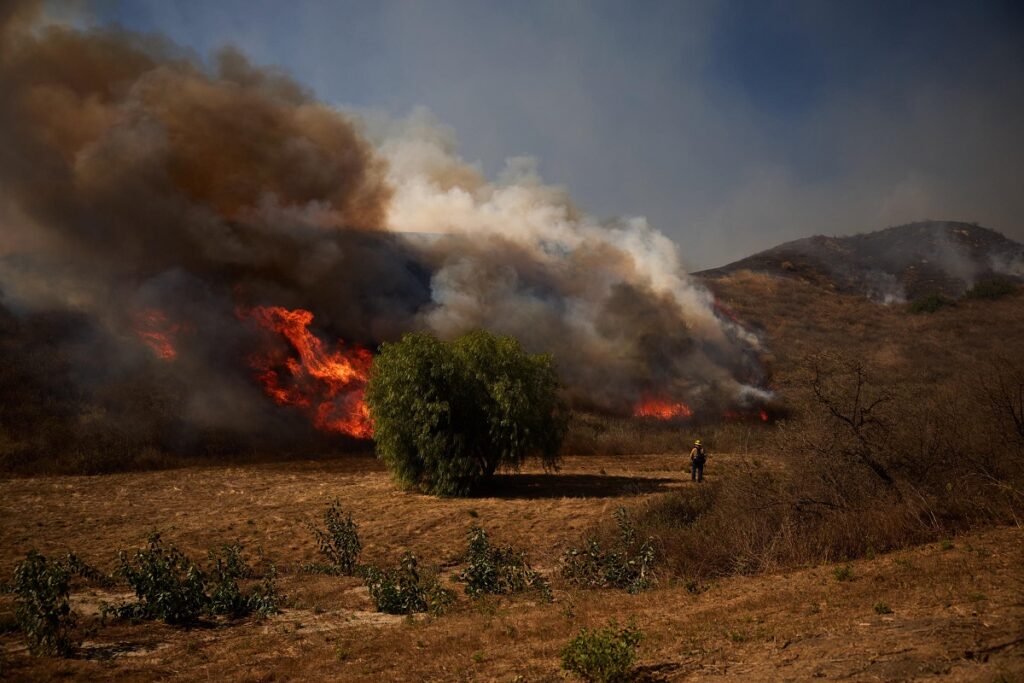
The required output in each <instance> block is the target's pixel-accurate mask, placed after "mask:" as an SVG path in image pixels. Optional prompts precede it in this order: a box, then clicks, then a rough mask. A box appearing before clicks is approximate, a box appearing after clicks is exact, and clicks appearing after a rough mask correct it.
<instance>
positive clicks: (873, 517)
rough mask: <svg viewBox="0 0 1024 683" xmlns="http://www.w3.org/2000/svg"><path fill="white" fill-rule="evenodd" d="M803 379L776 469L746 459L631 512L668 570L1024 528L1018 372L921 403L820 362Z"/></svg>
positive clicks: (865, 373)
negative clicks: (731, 470)
mask: <svg viewBox="0 0 1024 683" xmlns="http://www.w3.org/2000/svg"><path fill="white" fill-rule="evenodd" d="M803 382H804V387H803V389H804V391H803V392H802V394H801V396H802V397H803V399H802V400H803V401H804V403H803V404H801V405H799V406H797V407H796V408H797V413H796V414H797V415H798V417H797V418H795V419H792V420H790V421H787V422H785V423H782V424H780V425H779V426H778V428H777V429H776V430H775V432H774V433H775V438H776V445H775V448H774V451H775V452H776V453H777V454H779V456H780V457H779V459H778V461H776V462H769V461H765V460H762V459H759V458H748V459H747V460H746V461H745V462H743V463H741V464H740V465H739V466H738V467H737V470H736V472H735V474H734V475H733V476H731V477H729V478H726V479H725V480H723V481H719V482H715V483H713V484H712V485H709V486H704V487H700V488H697V489H695V490H694V489H690V490H687V491H685V492H681V493H678V494H673V495H670V496H666V497H662V498H659V499H655V500H653V501H650V502H648V503H646V504H644V505H642V506H641V507H640V509H638V510H637V512H636V526H637V533H639V534H643V535H644V536H647V535H650V536H653V537H654V538H655V539H657V542H658V546H659V552H658V555H659V557H661V558H663V567H664V570H665V571H666V572H667V573H668V574H670V575H673V576H676V577H683V578H686V579H690V580H700V579H706V578H709V577H714V576H722V575H727V574H733V573H754V572H761V571H771V570H775V569H778V568H781V567H786V566H794V565H802V564H808V563H817V562H822V561H836V560H846V559H852V558H856V557H861V556H864V555H866V554H869V553H871V552H875V551H885V550H890V549H894V548H899V547H904V546H907V545H911V544H915V543H921V542H926V541H932V540H936V539H939V538H945V537H948V536H950V535H952V534H955V533H957V532H959V531H963V530H966V529H970V528H975V527H979V526H985V525H991V524H1000V523H1019V520H1020V514H1021V511H1022V510H1024V497H1022V491H1024V466H1022V465H1024V458H1022V453H1024V436H1022V433H1021V431H1020V430H1019V428H1020V427H1022V426H1024V368H1022V367H1019V366H1014V365H1013V364H1012V363H1009V364H1006V363H1005V362H1004V364H1003V365H1002V366H999V367H993V368H991V369H989V371H988V372H979V373H978V374H976V375H975V376H974V377H972V378H971V379H970V381H968V380H965V381H964V382H962V383H959V384H956V385H953V386H947V387H940V388H939V389H937V390H933V391H932V392H931V393H928V394H926V393H922V392H920V390H919V388H917V387H907V386H905V385H902V384H898V383H893V382H889V381H887V380H886V379H885V378H884V376H881V375H879V374H878V373H877V372H875V371H874V370H872V369H871V368H870V367H868V366H866V365H865V364H864V363H862V362H860V361H856V360H854V361H851V360H848V359H845V358H842V357H836V356H827V355H819V356H814V357H811V358H809V359H808V361H807V363H806V364H805V366H804V368H803ZM769 465H771V466H769Z"/></svg>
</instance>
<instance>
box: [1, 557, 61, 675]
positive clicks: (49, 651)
mask: <svg viewBox="0 0 1024 683" xmlns="http://www.w3.org/2000/svg"><path fill="white" fill-rule="evenodd" d="M70 578H71V576H70V572H69V571H68V568H67V566H66V565H65V564H64V563H61V562H57V561H52V560H47V559H46V558H45V557H43V556H42V555H40V554H39V553H37V552H36V551H34V550H32V551H30V552H29V553H28V555H26V556H25V559H24V560H22V561H21V562H19V563H18V565H17V567H15V569H14V576H13V578H12V579H11V582H10V584H9V586H8V588H9V590H10V591H11V592H12V593H14V595H15V596H16V600H17V621H18V627H19V628H20V629H21V632H22V633H23V634H25V639H26V640H27V641H28V649H29V651H30V652H31V653H32V654H37V655H59V656H61V657H69V656H71V655H72V654H74V652H75V650H76V649H77V646H78V643H77V642H76V640H75V639H74V637H73V632H74V628H75V623H76V621H77V616H76V614H75V613H74V612H73V611H72V610H71V604H70V602H69V601H68V595H69V584H70Z"/></svg>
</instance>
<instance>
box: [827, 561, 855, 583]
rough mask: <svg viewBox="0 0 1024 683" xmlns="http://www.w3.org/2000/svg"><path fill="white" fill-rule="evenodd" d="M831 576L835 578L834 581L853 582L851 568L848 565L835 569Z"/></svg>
mask: <svg viewBox="0 0 1024 683" xmlns="http://www.w3.org/2000/svg"><path fill="white" fill-rule="evenodd" d="M832 575H833V576H835V577H836V581H853V567H851V566H850V565H848V564H845V565H843V566H842V567H836V568H835V569H833V570H832Z"/></svg>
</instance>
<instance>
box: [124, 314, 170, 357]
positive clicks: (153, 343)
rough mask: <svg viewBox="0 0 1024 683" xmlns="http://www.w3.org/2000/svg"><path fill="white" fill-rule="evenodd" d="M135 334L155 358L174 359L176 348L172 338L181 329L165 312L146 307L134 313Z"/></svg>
mask: <svg viewBox="0 0 1024 683" xmlns="http://www.w3.org/2000/svg"><path fill="white" fill-rule="evenodd" d="M134 327H135V334H136V335H138V337H139V339H141V340H142V341H143V343H145V344H146V346H148V347H149V348H150V349H151V350H152V351H153V353H154V354H155V355H156V357H157V358H160V359H162V360H174V359H175V358H177V357H178V350H177V349H176V348H175V347H174V341H173V338H174V337H175V336H176V335H177V334H178V333H179V332H181V331H182V326H181V325H180V324H178V323H174V322H171V320H170V319H169V318H168V317H167V314H166V313H164V312H163V311H161V310H160V309H157V308H147V309H145V310H143V311H140V312H139V313H137V314H136V315H135V325H134Z"/></svg>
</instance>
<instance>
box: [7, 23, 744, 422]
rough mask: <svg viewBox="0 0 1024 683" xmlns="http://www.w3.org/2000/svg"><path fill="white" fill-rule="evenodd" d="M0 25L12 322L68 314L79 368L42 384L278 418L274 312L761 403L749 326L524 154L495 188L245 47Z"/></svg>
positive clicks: (63, 351) (430, 145)
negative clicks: (260, 326) (552, 183)
mask: <svg viewBox="0 0 1024 683" xmlns="http://www.w3.org/2000/svg"><path fill="white" fill-rule="evenodd" d="M0 22H2V23H0V92H2V93H3V95H4V96H3V97H2V98H0V221H3V222H4V230H3V233H2V236H0V297H2V299H0V302H2V306H0V322H2V321H3V320H6V319H7V317H10V318H11V319H12V320H13V319H16V318H17V319H20V320H22V321H26V320H31V319H33V318H32V316H37V317H38V316H41V315H43V314H44V313H46V312H52V313H54V314H56V315H58V317H59V321H60V324H59V325H57V329H59V330H60V333H59V334H54V335H50V341H49V342H48V343H49V344H50V347H51V348H52V349H56V351H54V353H56V354H57V355H59V357H60V358H61V359H62V363H63V364H56V365H55V367H56V366H57V365H60V368H62V369H61V370H60V373H62V374H60V375H59V376H57V375H54V376H53V377H49V378H44V379H45V381H43V380H40V381H43V383H44V384H47V383H48V386H50V385H52V386H54V387H57V386H68V385H74V386H75V387H79V388H81V391H82V392H83V394H82V396H83V398H82V401H83V402H84V403H85V404H89V402H90V401H93V402H94V403H97V404H100V405H103V406H106V408H105V410H106V411H107V412H106V414H108V415H109V416H110V419H119V420H120V421H121V423H122V424H123V423H126V422H128V421H129V420H128V418H127V417H126V416H128V415H136V414H139V417H138V419H137V422H139V423H140V424H141V423H143V422H145V423H146V424H147V425H150V426H148V427H146V428H145V429H142V428H140V430H141V432H146V430H156V431H158V432H160V433H161V434H164V435H173V438H174V439H177V438H178V437H179V435H180V434H182V433H186V432H188V431H189V430H193V429H200V430H202V429H210V428H217V429H231V430H235V431H239V432H244V433H246V434H255V433H260V432H261V431H262V432H266V431H274V430H282V426H281V420H282V419H283V418H281V417H280V414H281V411H280V410H277V409H276V407H275V406H274V405H273V404H272V403H271V402H270V401H268V400H267V399H266V397H265V396H263V394H262V393H261V391H260V389H259V387H258V385H257V384H256V383H255V382H254V379H253V376H252V370H251V367H250V366H249V364H247V362H246V359H247V358H248V357H250V356H251V354H252V353H253V351H254V348H255V347H258V346H259V345H260V344H263V343H264V342H265V340H264V339H262V338H261V337H260V332H259V330H255V329H253V327H252V326H251V325H246V324H245V323H244V321H243V320H241V319H240V316H239V314H238V312H239V311H240V310H251V309H252V307H255V306H278V307H284V308H287V309H297V308H302V309H306V310H309V311H311V312H312V313H313V314H314V316H315V318H314V320H315V322H314V325H315V328H316V329H315V332H316V333H317V334H319V335H321V336H322V337H324V338H325V339H330V340H331V341H334V340H335V339H337V338H339V337H340V338H344V339H345V341H346V342H348V343H351V344H356V345H363V346H367V347H371V348H372V347H374V346H375V345H376V344H377V343H379V342H381V341H386V340H393V339H396V338H398V337H399V336H400V335H401V334H402V333H403V332H406V331H410V330H416V329H426V330H430V331H432V332H434V333H436V334H438V335H440V336H442V337H446V338H450V337H453V336H456V335H459V334H462V333H464V332H466V331H468V330H470V329H474V328H478V327H482V328H486V329H490V330H492V331H495V332H498V333H505V334H512V335H514V336H516V337H518V338H520V339H521V340H522V341H523V343H524V344H525V345H526V347H527V348H528V349H530V350H531V351H537V352H541V351H550V352H553V353H554V355H555V358H556V362H557V363H558V365H559V368H560V370H561V372H562V375H563V378H564V380H565V382H566V384H567V388H568V391H569V394H570V396H571V398H572V400H573V402H574V403H575V404H576V405H577V406H585V407H591V408H598V409H602V410H609V411H615V412H620V413H626V412H630V411H631V410H632V408H633V407H634V406H635V405H636V403H637V402H638V401H639V400H641V399H642V398H644V397H645V396H648V395H657V396H659V397H664V398H665V399H666V400H668V399H671V400H686V401H687V402H697V403H699V405H698V406H697V407H696V411H697V412H700V411H701V410H703V411H705V412H708V413H715V412H719V414H720V411H721V410H722V408H723V406H736V405H746V404H747V403H749V402H750V401H751V400H752V399H751V397H752V396H753V397H755V398H756V395H757V392H756V390H755V389H754V386H752V385H757V384H758V383H759V382H760V381H761V377H760V370H759V367H758V365H757V362H756V349H757V342H756V339H754V338H753V336H752V335H750V334H749V332H747V331H746V330H744V329H743V328H742V327H740V326H739V325H737V324H735V323H732V322H730V321H727V320H722V319H720V318H719V317H718V316H717V314H716V313H715V312H714V311H713V307H712V305H711V297H710V295H709V294H708V293H707V292H706V291H704V290H703V289H701V288H699V287H697V286H695V285H694V284H693V283H692V282H690V281H689V280H688V278H686V276H685V274H684V273H682V272H681V270H680V268H679V266H678V258H677V255H676V253H675V247H674V245H672V244H671V242H669V241H668V240H667V239H666V238H665V237H664V236H663V235H660V234H659V233H657V232H656V231H653V230H651V229H650V228H649V227H647V226H646V224H645V223H643V222H642V221H636V220H634V221H620V222H616V223H613V224H602V223H599V222H597V221H594V220H593V219H592V218H590V217H588V216H586V214H584V213H582V212H580V211H579V210H578V209H576V208H575V207H574V206H573V205H572V204H571V202H569V200H568V198H567V197H566V196H565V193H564V192H562V191H560V190H558V189H557V188H551V187H548V186H545V185H543V184H542V183H541V182H540V181H539V179H537V178H534V177H532V176H530V174H529V173H528V172H525V171H524V169H525V168H526V167H525V166H524V165H523V164H522V163H520V162H516V163H513V164H512V165H511V166H512V168H511V170H510V172H509V174H508V177H507V178H506V179H505V180H503V181H502V182H500V183H496V184H492V183H490V182H488V181H487V180H486V179H485V178H484V177H483V176H482V175H481V174H480V173H479V172H478V171H477V170H476V169H474V168H472V167H471V166H470V165H467V164H465V163H464V162H462V161H461V160H460V159H458V158H457V156H455V155H454V153H453V151H452V150H451V149H450V148H449V147H446V144H447V143H444V142H443V140H442V138H443V137H444V136H443V135H441V134H440V133H438V130H437V129H436V128H435V127H432V126H429V125H427V126H420V127H418V128H416V130H413V131H410V130H406V131H404V133H403V134H401V135H383V136H382V137H381V136H378V139H375V140H374V142H372V143H371V142H370V141H369V139H368V138H367V136H366V135H364V133H363V132H362V131H363V130H364V128H366V129H369V128H372V127H373V125H374V122H373V121H368V120H366V121H359V122H357V121H355V120H354V119H353V118H351V117H350V116H348V115H346V114H344V113H342V112H339V111H337V110H335V109H332V108H330V107H328V106H326V105H324V104H322V103H319V102H317V101H316V100H315V99H314V98H313V97H312V96H311V95H310V94H309V93H308V92H307V91H306V90H305V89H304V88H302V87H301V86H300V85H298V84H297V83H295V82H294V81H293V80H291V79H290V78H289V77H287V76H286V75H284V74H282V73H279V72H278V71H275V70H273V69H265V68H255V67H253V66H252V65H251V64H249V63H248V62H247V61H246V59H245V58H244V57H243V56H242V55H241V54H239V53H238V52H237V51H234V50H230V49H228V50H224V51H222V52H221V53H220V54H219V56H218V57H217V58H216V60H215V63H214V65H213V66H212V67H211V68H207V67H205V66H203V65H201V64H199V63H198V62H197V61H196V60H195V59H194V58H193V57H192V56H190V55H189V54H187V53H186V52H184V51H182V50H181V49H179V48H177V47H176V46H174V45H172V44H170V43H168V42H167V41H165V40H163V39H161V38H158V37H152V36H140V35H136V34H131V33H127V32H123V31H117V30H105V29H104V30H84V31H83V30H76V29H73V28H70V27H67V26H62V25H54V24H47V23H45V22H44V21H42V20H41V17H40V15H39V12H38V7H37V6H35V5H31V4H24V3H22V4H13V5H12V4H7V5H5V6H4V9H3V11H2V14H0ZM439 141H441V142H439ZM5 316H7V317H5ZM243 317H244V316H243ZM19 324H20V323H19ZM12 326H13V327H12V329H14V328H15V327H17V325H15V324H14V323H12ZM26 329H27V328H26ZM44 337H46V335H36V336H33V337H32V339H33V340H34V341H33V342H32V344H41V343H43V342H42V341H40V340H41V339H42V338H44ZM14 346H17V345H14ZM286 351H287V349H283V350H282V352H286ZM26 353H28V352H27V351H26ZM25 358H29V355H26V356H25ZM23 360H24V359H23ZM63 361H66V363H65V362H63ZM12 362H13V361H12ZM19 362H20V361H19ZM24 362H25V363H28V362H29V361H27V360H25V361H24ZM44 365H45V364H44ZM55 372H56V371H55ZM0 391H3V387H2V386H0ZM140 395H145V396H161V397H162V398H161V399H160V400H159V401H156V400H152V401H149V403H146V402H145V401H140V400H139V399H138V397H139V396H140ZM76 400H77V399H76ZM148 400H149V399H147V401H148ZM129 404H130V405H131V408H132V409H131V410H127V409H126V408H125V406H126V405H129ZM145 405H158V406H159V408H154V409H153V411H150V412H148V413H147V412H146V411H145V410H144V409H143V407H142V406H145ZM140 411H141V412H140ZM100 412H102V411H100ZM95 413H96V411H93V412H92V413H89V414H90V415H93V414H95ZM143 413H144V414H143ZM153 415H159V416H160V419H158V420H156V422H155V423H154V422H153V420H154V419H155V418H153V417H152V416H153ZM90 419H91V418H90ZM133 419H134V418H133ZM153 424H156V426H153ZM284 431H287V430H284ZM147 433H148V432H147ZM289 433H290V432H289ZM166 438H172V437H166ZM166 438H165V437H160V439H161V440H162V442H166Z"/></svg>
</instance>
